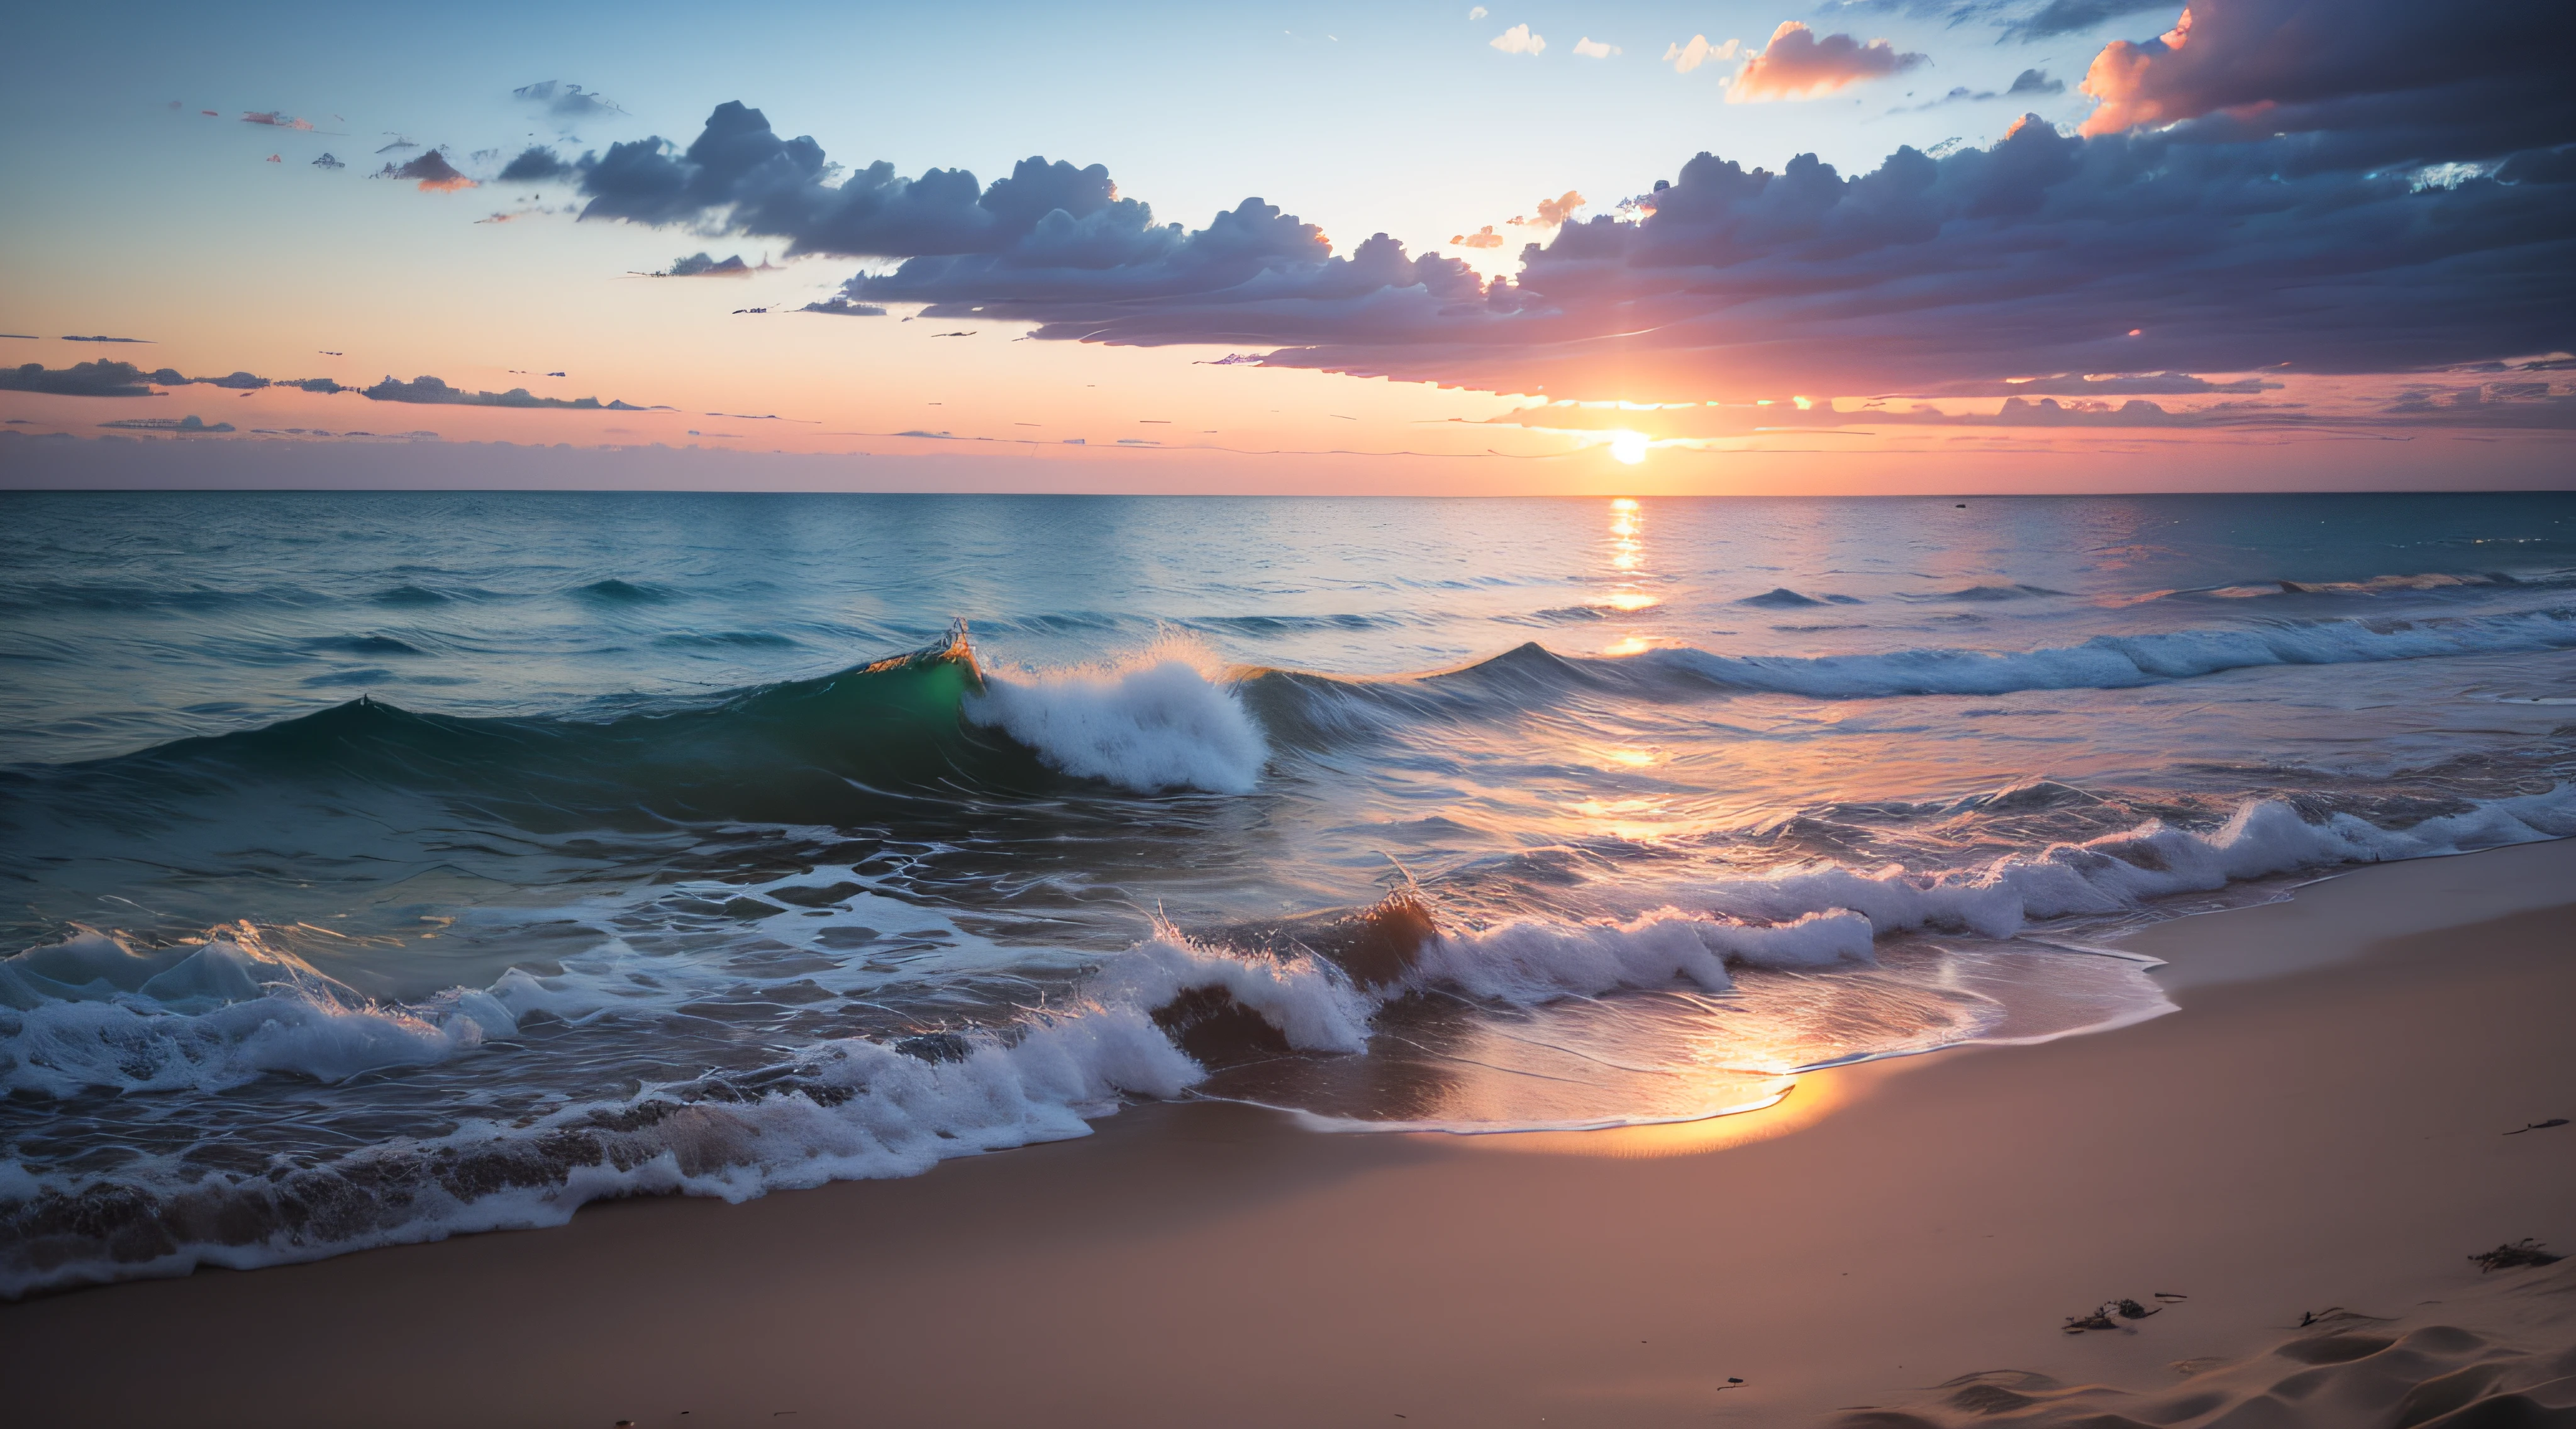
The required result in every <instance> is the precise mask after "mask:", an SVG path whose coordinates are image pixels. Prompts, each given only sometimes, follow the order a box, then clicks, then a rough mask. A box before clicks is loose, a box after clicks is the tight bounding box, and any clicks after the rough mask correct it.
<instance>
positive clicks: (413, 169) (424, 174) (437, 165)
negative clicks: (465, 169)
mask: <svg viewBox="0 0 2576 1429" xmlns="http://www.w3.org/2000/svg"><path fill="white" fill-rule="evenodd" d="M375 177H377V178H380V179H412V180H416V181H417V182H418V183H419V184H420V191H421V192H422V193H454V192H456V191H457V190H458V189H470V188H474V187H476V184H475V182H474V181H473V180H472V179H469V178H467V177H465V175H463V174H462V173H459V172H457V168H456V166H455V165H454V164H451V163H449V162H447V156H446V155H445V154H442V153H440V152H439V151H438V150H436V149H432V150H430V151H429V152H428V153H426V154H423V155H421V156H420V157H419V158H417V159H413V160H412V161H410V162H409V163H404V164H395V163H387V164H386V165H385V166H384V167H383V168H381V169H378V170H377V171H376V173H375Z"/></svg>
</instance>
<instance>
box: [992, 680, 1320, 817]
mask: <svg viewBox="0 0 2576 1429" xmlns="http://www.w3.org/2000/svg"><path fill="white" fill-rule="evenodd" d="M966 714H967V717H968V718H969V719H972V720H974V721H975V722H976V723H978V724H982V725H987V726H992V727H997V728H999V729H1001V730H1002V731H1003V732H1004V733H1006V734H1008V735H1010V737H1011V738H1013V739H1015V740H1017V741H1019V742H1020V743H1022V744H1024V745H1027V746H1028V747H1029V748H1031V749H1033V750H1035V751H1037V754H1038V757H1039V758H1040V759H1043V760H1044V761H1046V763H1047V764H1049V765H1051V766H1052V767H1054V768H1057V769H1061V770H1063V771H1064V772H1065V773H1068V774H1075V775H1081V776H1083V777H1086V778H1092V779H1104V780H1107V781H1108V782H1110V783H1112V784H1116V785H1119V786H1121V787H1123V788H1128V789H1134V790H1137V791H1140V792H1144V793H1153V792H1156V791H1159V790H1164V789H1198V790H1203V791H1205V792H1207V793H1211V794H1248V793H1250V792H1252V790H1253V788H1254V786H1255V785H1256V784H1258V783H1259V782H1260V779H1261V769H1262V766H1263V765H1264V764H1266V763H1267V762H1268V761H1269V759H1270V747H1269V744H1268V742H1267V741H1266V740H1265V739H1263V737H1262V733H1261V727H1260V725H1258V724H1257V723H1255V722H1254V721H1253V718H1252V716H1251V714H1250V713H1249V712H1247V711H1246V710H1245V709H1244V707H1243V700H1242V698H1241V697H1240V696H1239V695H1238V694H1237V693H1236V692H1235V690H1234V689H1233V688H1232V687H1231V686H1230V685H1227V684H1223V683H1220V682H1218V681H1214V680H1211V679H1209V678H1208V677H1207V675H1206V674H1204V673H1202V671H1201V670H1200V668H1199V666H1198V664H1197V663H1195V662H1194V661H1193V660H1191V659H1190V658H1187V655H1186V652H1183V651H1181V650H1179V649H1177V648H1175V647H1172V646H1170V645H1168V644H1167V645H1163V646H1157V647H1156V648H1155V649H1153V650H1150V651H1148V652H1146V653H1145V654H1144V655H1143V656H1141V657H1139V658H1137V659H1136V660H1134V661H1131V662H1129V663H1126V664H1122V665H1113V666H1109V667H1106V668H1097V669H1078V670H1055V671H1045V672H1022V673H1017V674H1013V673H1007V672H991V671H988V672H986V674H985V678H984V691H983V693H981V694H979V695H973V696H969V697H968V699H967V702H966Z"/></svg>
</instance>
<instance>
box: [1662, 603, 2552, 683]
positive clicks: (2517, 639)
mask: <svg viewBox="0 0 2576 1429" xmlns="http://www.w3.org/2000/svg"><path fill="white" fill-rule="evenodd" d="M2570 647H2576V611H2570V610H2565V609H2548V610H2533V611H2521V612H2515V613H2511V614H2497V615H2478V616H2453V617H2440V618H2433V619H2420V620H2389V621H2363V620H2353V619H2339V620H2314V621H2302V622H2295V623H2293V622H2282V623H2277V624H2265V625H2247V626H2232V627H2226V628H2219V629H2198V630H2175V631H2167V632H2162V633H2158V634H2151V635H2100V636H2095V637H2094V638H2092V639H2090V640H2087V641H2085V642H2083V643H2082V644H2080V645H2069V646H2059V647H2055V648H2045V649H2038V650H2026V651H1985V650H1959V649H1939V648H1935V649H1917V650H1897V651H1891V652H1889V653H1886V654H1879V655H1808V656H1798V655H1715V654H1711V653H1709V652H1708V651H1705V650H1697V649H1691V648H1687V647H1683V648H1666V649H1654V650H1647V651H1644V652H1642V653H1640V654H1637V655H1634V656H1629V657H1625V658H1627V659H1629V660H1633V661H1635V662H1638V663H1639V664H1640V665H1642V666H1644V667H1647V668H1649V669H1654V670H1658V671H1662V672H1668V673H1671V674H1674V675H1680V676H1686V677H1689V678H1692V679H1696V680H1700V681H1704V682H1706V683H1707V684H1708V685H1710V686H1713V687H1716V688H1719V689H1725V690H1754V691H1767V692H1771V693H1777V694H1791V695H1805V696H1808V697H1811V698H1815V699H1871V698H1883V697H1889V696H1900V695H2005V694H2013V693H2017V692H2019V691H2023V690H2066V689H2124V688H2128V687H2132V686H2137V685H2150V684H2159V683H2163V682H2165V681H2169V680H2187V679H2193V678H2197V677H2199V676H2203V675H2214V674H2219V673H2221V672H2224V671H2228V670H2243V669H2251V668H2255V667H2258V666H2265V665H2344V664H2359V663H2367V662H2373V661H2381V660H2414V659H2422V658H2426V657H2429V656H2441V655H2479V654H2497V653H2507V652H2515V651H2540V650H2563V649H2567V648H2570Z"/></svg>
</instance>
